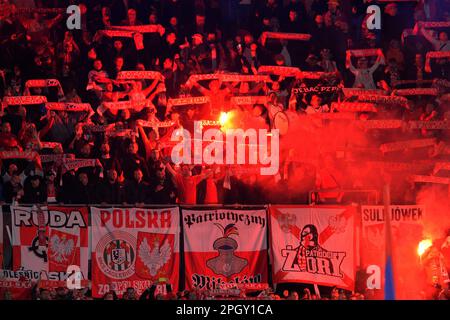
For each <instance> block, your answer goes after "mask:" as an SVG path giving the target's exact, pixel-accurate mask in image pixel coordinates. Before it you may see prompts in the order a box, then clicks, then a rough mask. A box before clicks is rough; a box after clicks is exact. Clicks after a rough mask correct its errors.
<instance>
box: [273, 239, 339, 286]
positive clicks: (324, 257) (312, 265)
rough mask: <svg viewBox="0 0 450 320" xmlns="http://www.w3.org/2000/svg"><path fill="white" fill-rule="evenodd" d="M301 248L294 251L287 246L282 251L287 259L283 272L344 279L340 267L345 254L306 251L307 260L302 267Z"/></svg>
mask: <svg viewBox="0 0 450 320" xmlns="http://www.w3.org/2000/svg"><path fill="white" fill-rule="evenodd" d="M300 249H301V248H297V249H294V248H293V247H292V246H286V249H282V250H281V255H282V256H283V257H285V258H286V260H285V261H284V265H283V269H282V270H283V271H295V272H302V271H306V272H309V273H317V274H323V275H328V276H333V277H339V278H342V277H343V275H342V273H341V271H340V266H341V264H342V261H343V260H344V258H345V256H346V254H345V252H329V251H321V250H305V253H306V255H305V256H306V260H305V261H304V262H305V263H304V264H303V265H302V264H301V262H300V263H299V260H298V259H297V258H298V255H299V250H300Z"/></svg>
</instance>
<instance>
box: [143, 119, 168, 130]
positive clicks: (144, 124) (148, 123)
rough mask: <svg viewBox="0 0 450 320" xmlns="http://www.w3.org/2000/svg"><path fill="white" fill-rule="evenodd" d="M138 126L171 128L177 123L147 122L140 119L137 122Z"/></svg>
mask: <svg viewBox="0 0 450 320" xmlns="http://www.w3.org/2000/svg"><path fill="white" fill-rule="evenodd" d="M136 124H138V125H140V126H142V127H148V128H169V127H172V126H173V125H174V124H175V122H173V121H159V122H155V121H145V120H142V119H139V120H137V121H136Z"/></svg>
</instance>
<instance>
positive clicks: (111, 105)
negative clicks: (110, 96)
mask: <svg viewBox="0 0 450 320" xmlns="http://www.w3.org/2000/svg"><path fill="white" fill-rule="evenodd" d="M152 105H153V104H152V103H151V101H149V100H140V101H117V102H103V103H102V104H101V105H100V107H98V108H97V113H98V114H99V115H103V113H104V112H105V111H106V110H111V111H119V110H134V111H136V112H140V111H141V110H142V109H144V108H146V107H149V106H152Z"/></svg>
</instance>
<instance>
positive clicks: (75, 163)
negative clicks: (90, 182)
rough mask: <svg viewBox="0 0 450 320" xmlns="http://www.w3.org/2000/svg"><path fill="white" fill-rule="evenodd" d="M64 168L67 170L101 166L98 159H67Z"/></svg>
mask: <svg viewBox="0 0 450 320" xmlns="http://www.w3.org/2000/svg"><path fill="white" fill-rule="evenodd" d="M63 165H64V169H65V170H67V171H70V170H78V169H79V168H86V167H95V166H101V164H100V162H99V160H98V159H65V160H64V161H63Z"/></svg>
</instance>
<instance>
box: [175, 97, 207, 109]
mask: <svg viewBox="0 0 450 320" xmlns="http://www.w3.org/2000/svg"><path fill="white" fill-rule="evenodd" d="M210 101H211V99H210V98H209V97H206V96H201V97H186V98H178V99H169V100H168V101H167V104H168V105H171V106H175V107H177V106H186V105H192V104H205V103H209V102H210Z"/></svg>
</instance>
